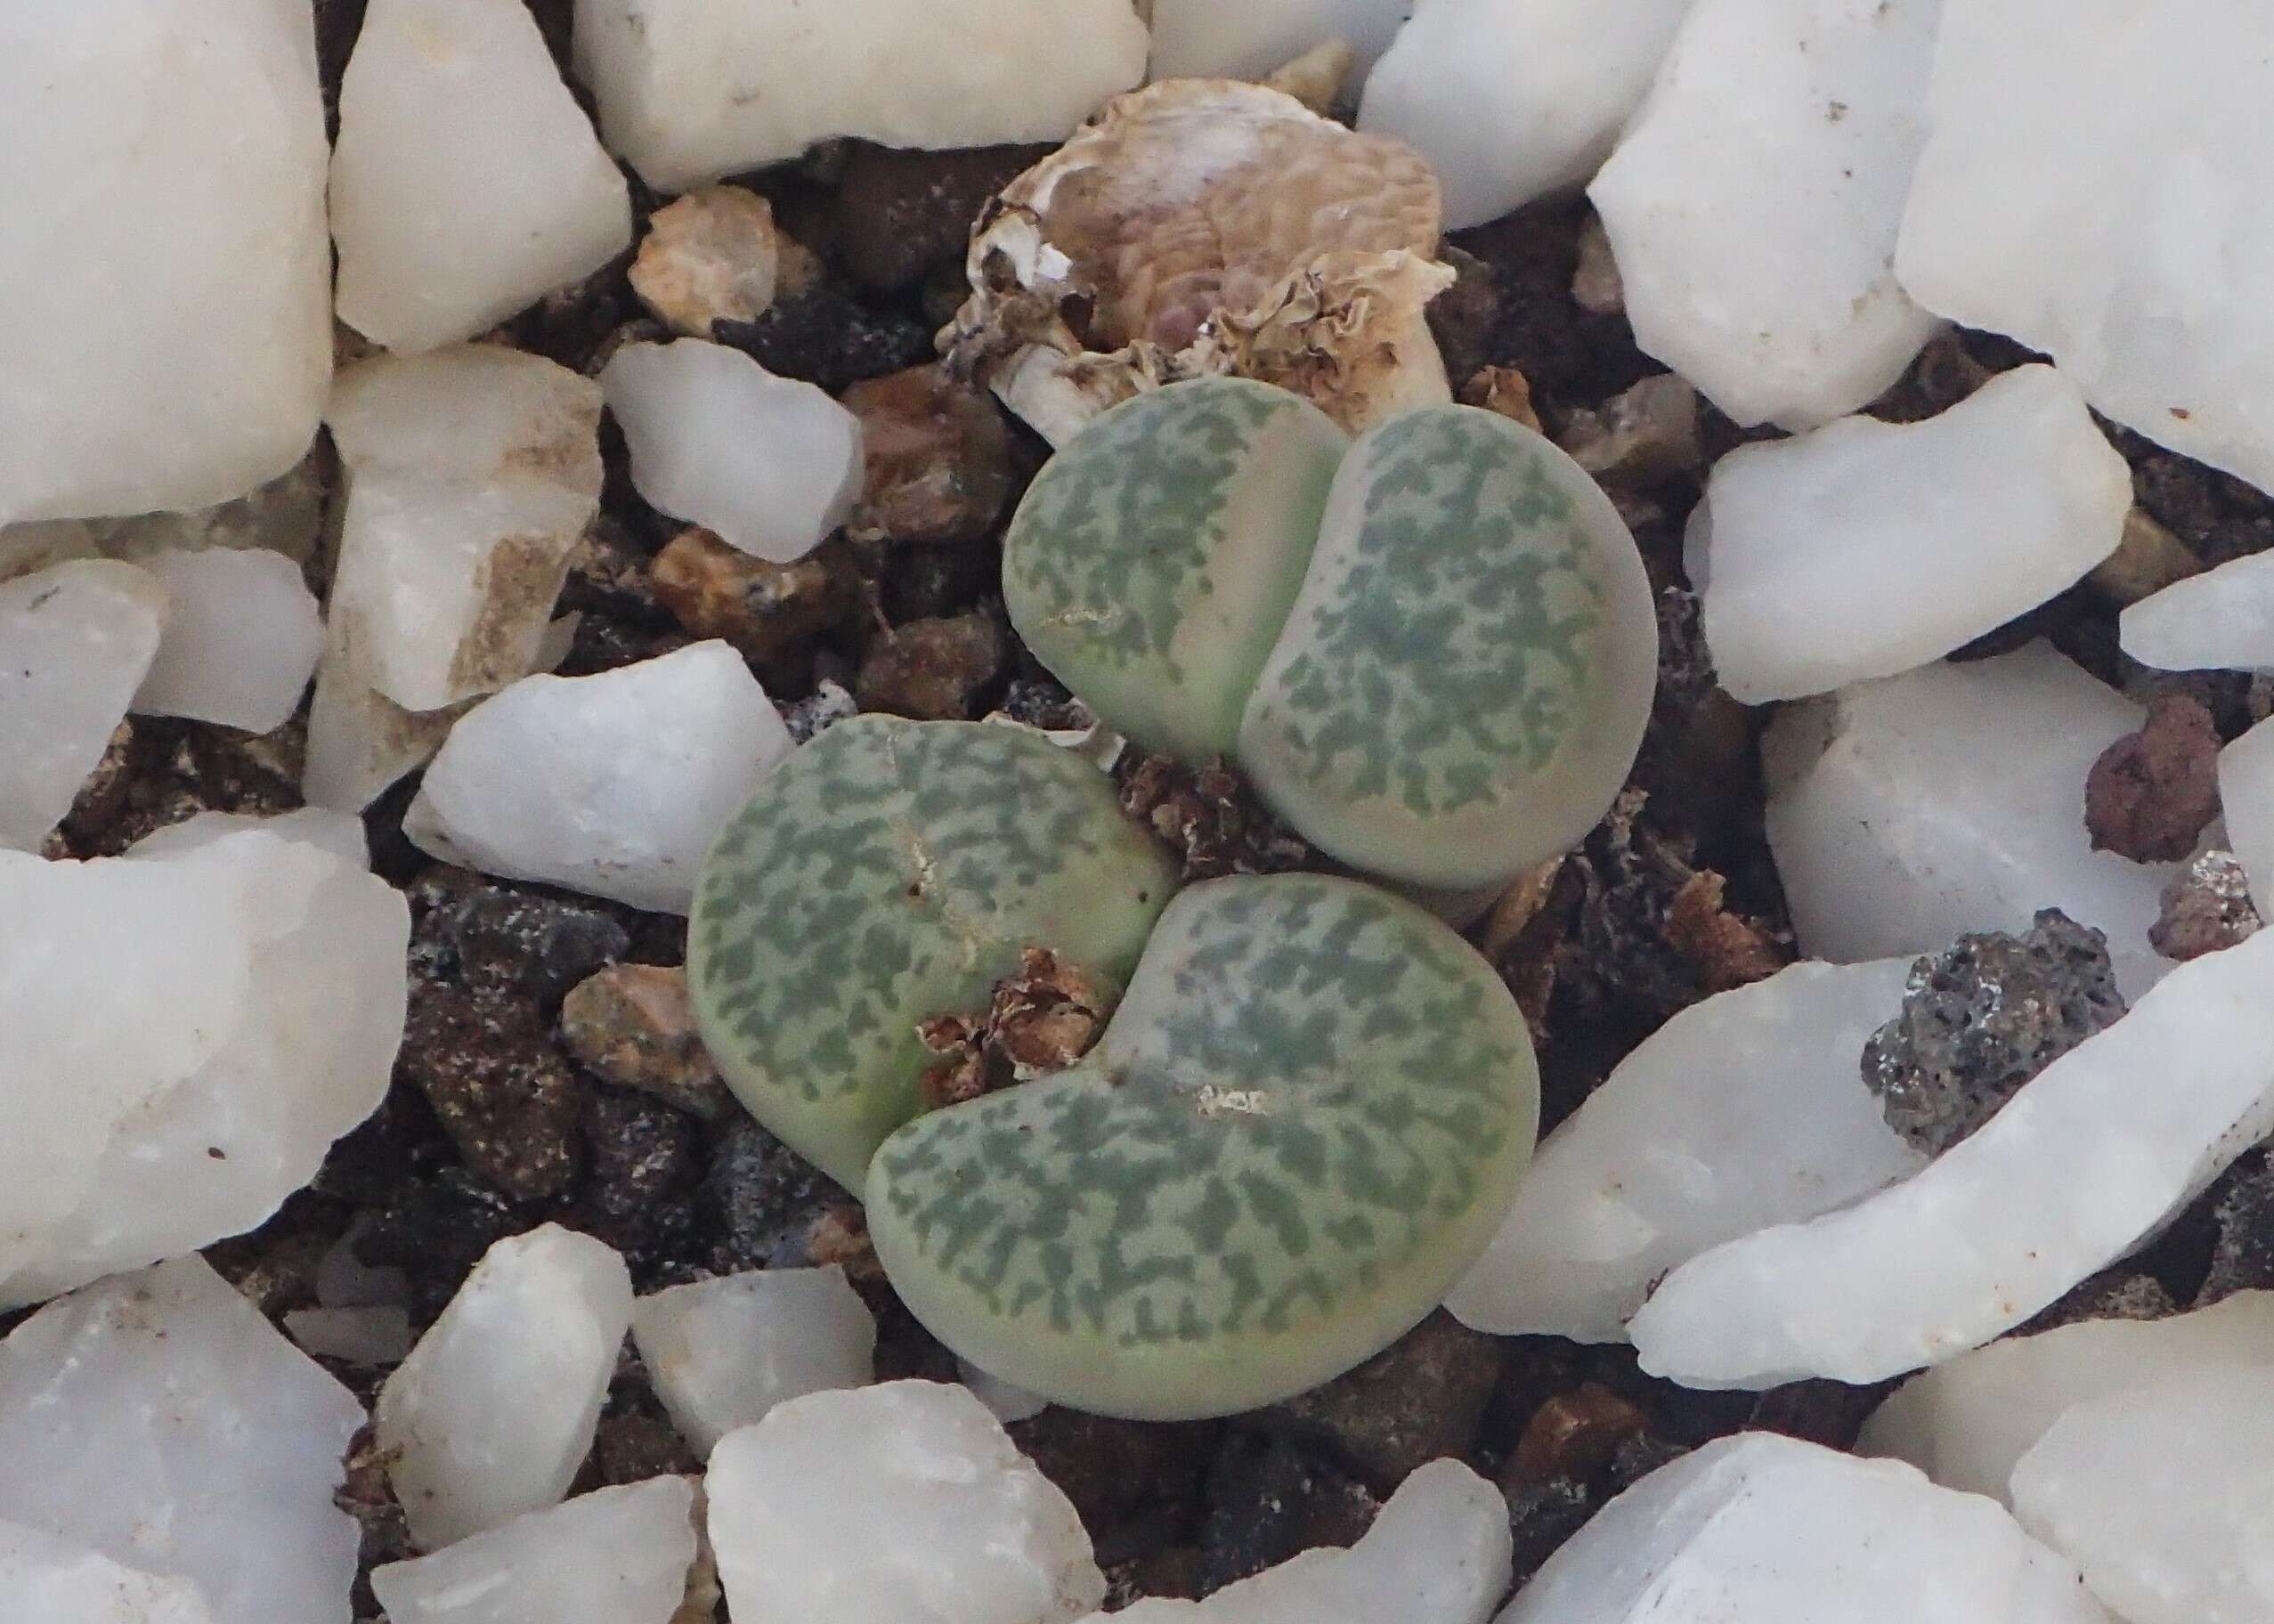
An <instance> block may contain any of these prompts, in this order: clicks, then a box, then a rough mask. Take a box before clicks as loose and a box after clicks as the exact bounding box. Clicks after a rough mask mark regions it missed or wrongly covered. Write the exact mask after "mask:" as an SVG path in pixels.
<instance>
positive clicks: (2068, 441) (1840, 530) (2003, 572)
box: [1628, 282, 2132, 704]
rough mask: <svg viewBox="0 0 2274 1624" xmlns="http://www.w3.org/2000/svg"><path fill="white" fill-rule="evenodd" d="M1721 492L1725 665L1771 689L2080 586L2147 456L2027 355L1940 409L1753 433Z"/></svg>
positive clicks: (1955, 637) (1714, 605)
mask: <svg viewBox="0 0 2274 1624" xmlns="http://www.w3.org/2000/svg"><path fill="white" fill-rule="evenodd" d="M1628 286H1629V288H1631V287H1632V283H1631V282H1629V284H1628ZM1706 507H1707V516H1706V519H1705V521H1704V525H1705V528H1704V530H1703V532H1701V535H1702V540H1704V542H1705V546H1706V549H1707V550H1706V564H1705V572H1706V581H1707V585H1706V589H1705V634H1706V641H1707V644H1708V645H1709V646H1710V648H1711V649H1712V652H1713V664H1714V670H1715V673H1716V675H1717V676H1718V678H1719V680H1720V683H1721V686H1723V687H1724V688H1726V689H1727V690H1728V691H1729V692H1730V693H1731V694H1734V695H1735V696H1736V697H1737V698H1739V699H1742V700H1743V701H1744V702H1746V703H1748V704H1760V703H1764V702H1767V701H1769V700H1772V699H1798V698H1801V697H1803V696H1805V695H1807V694H1824V693H1829V692H1830V691H1831V690H1832V689H1833V688H1838V687H1845V686H1848V685H1849V684H1851V683H1856V682H1865V681H1869V680H1871V679H1872V678H1878V677H1893V676H1896V675H1898V674H1899V673H1901V672H1904V671H1907V670H1913V669H1915V668H1916V667H1919V666H1921V665H1924V664H1926V663H1927V662H1929V661H1932V660H1938V659H1940V658H1942V656H1943V655H1945V654H1949V653H1950V652H1951V651H1952V650H1953V649H1955V648H1958V647H1960V646H1962V645H1964V644H1966V643H1969V642H1971V641H1972V640H1973V639H1974V638H1976V637H1980V636H1981V635H1982V634H1983V633H1985V632H1987V631H1993V630H1994V629H1997V628H1998V627H2000V626H2002V625H2004V624H2005V623H2006V622H2007V621H2010V620H2013V619H2014V618H2016V617H2017V616H2018V615H2020V614H2023V613H2026V612H2027V611H2029V610H2031V609H2034V608H2035V607H2036V606H2037V605H2040V604H2042V603H2043V602H2045V600H2046V599H2048V598H2051V597H2055V596H2057V595H2058V594H2059V593H2061V592H2063V591H2065V590H2066V589H2068V588H2069V587H2071V586H2073V585H2075V583H2076V582H2077V581H2080V580H2082V579H2083V577H2084V575H2085V574H2086V572H2089V571H2090V570H2091V568H2092V566H2093V565H2095V564H2099V562H2100V561H2101V560H2102V559H2104V558H2106V557H2107V556H2108V555H2109V554H2111V553H2113V552H2115V551H2116V546H2117V544H2118V543H2119V542H2120V541H2122V540H2124V516H2125V515H2126V514H2127V513H2129V512H2130V511H2131V509H2132V470H2131V469H2130V468H2129V467H2126V466H2125V463H2124V459H2123V458H2122V457H2121V456H2119V455H2117V453H2116V448H2115V447H2114V446H2112V445H2110V444H2109V443H2108V440H2107V438H2106V437H2105V436H2104V435H2103V434H2101V433H2100V431H2099V428H2097V427H2096V426H2094V425H2093V422H2092V415H2091V412H2089V411H2088V410H2085V405H2084V400H2083V396H2081V395H2079V394H2077V393H2076V389H2075V386H2073V385H2072V384H2070V383H2069V382H2068V380H2067V379H2066V378H2063V377H2061V376H2060V374H2059V373H2058V372H2056V371H2054V370H2053V369H2052V368H2051V367H2020V368H2017V369H2015V370H2013V371H2010V372H2006V373H2002V374H2001V375H2000V376H1999V377H1997V378H1994V379H1993V380H1991V382H1989V383H1988V384H1986V385H1985V386H1983V387H1982V388H1981V389H1980V390H1979V391H1978V392H1977V393H1976V394H1973V395H1972V396H1971V397H1969V399H1967V400H1965V401H1963V402H1960V403H1959V404H1958V405H1956V406H1953V407H1952V408H1951V409H1950V410H1948V411H1946V412H1945V413H1943V414H1942V415H1941V416H1940V417H1938V418H1929V420H1928V421H1926V422H1923V423H1911V424H1893V423H1882V422H1880V421H1879V420H1878V419H1877V418H1844V419H1842V420H1841V421H1840V422H1838V423H1834V424H1832V425H1831V426H1829V427H1825V428H1821V429H1818V430H1816V431H1815V433H1814V434H1803V435H1801V436H1800V437H1799V438H1798V439H1795V440H1784V441H1778V442H1775V443H1769V444H1763V445H1746V446H1740V447H1739V448H1738V449H1737V450H1735V451H1732V452H1730V453H1729V455H1727V456H1726V457H1724V458H1723V459H1721V460H1720V461H1719V462H1718V463H1716V464H1715V465H1714V469H1713V475H1712V477H1711V479H1710V482H1709V483H1708V484H1707V487H1706ZM1922 583H1931V584H1930V585H1922Z"/></svg>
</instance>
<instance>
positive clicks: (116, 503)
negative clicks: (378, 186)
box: [0, 0, 331, 524]
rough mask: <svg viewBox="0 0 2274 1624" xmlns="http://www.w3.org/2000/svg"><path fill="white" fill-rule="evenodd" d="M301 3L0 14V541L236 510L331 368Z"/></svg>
mask: <svg viewBox="0 0 2274 1624" xmlns="http://www.w3.org/2000/svg"><path fill="white" fill-rule="evenodd" d="M326 157H327V150H326V148H325V144H324V110H323V102H322V99H321V94H320V93H319V91H318V88H317V84H316V40H315V28H314V25H313V17H312V12H311V8H310V7H309V6H307V5H306V4H283V3H281V0H198V4H195V5H193V6H185V5H183V4H181V3H180V0H77V3H76V4H74V3H71V0H37V3H35V4H21V3H19V4H10V5H6V6H0V198H4V199H7V206H6V207H5V209H4V210H0V524H7V523H9V522H11V521H12V520H16V519H48V518H71V517H77V516H85V515H91V514H113V513H129V514H131V513H148V512H152V511H155V510H157V509H160V508H197V507H201V506H203V505H205V504H207V503H209V502H220V501H226V500H227V499H230V498H231V497H235V496H241V495H243V494H244V493H245V492H246V491H249V490H251V489H252V488H253V487H254V486H255V485H257V484H259V483H261V482H262V481H263V480H265V479H270V478H273V477H274V476H275V475H279V474H281V473H283V472H284V471H285V470H286V469H287V468H288V467H291V466H292V465H293V464H294V463H295V462H296V461H297V460H298V459H299V458H300V456H301V455H302V453H303V452H305V451H307V449H308V443H309V442H310V441H312V440H313V439H314V438H315V434H316V418H317V414H318V413H319V412H320V411H321V409H322V405H323V396H324V385H325V382H326V380H327V379H328V378H329V377H330V373H331V250H330V243H329V240H327V239H326V236H325V231H324V165H325V160H326Z"/></svg>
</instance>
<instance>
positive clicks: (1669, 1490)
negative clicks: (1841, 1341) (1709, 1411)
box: [1499, 1433, 2108, 1624]
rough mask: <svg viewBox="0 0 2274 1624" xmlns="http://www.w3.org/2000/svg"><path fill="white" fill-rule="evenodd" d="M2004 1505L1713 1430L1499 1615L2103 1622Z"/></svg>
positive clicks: (1892, 1623)
mask: <svg viewBox="0 0 2274 1624" xmlns="http://www.w3.org/2000/svg"><path fill="white" fill-rule="evenodd" d="M2107 1618H2108V1615H2107V1614H2106V1613H2105V1612H2102V1611H2101V1609H2100V1608H2099V1605H2098V1604H2095V1603H2094V1601H2093V1600H2092V1598H2091V1596H2088V1595H2086V1594H2085V1591H2084V1587H2083V1586H2082V1585H2080V1584H2078V1583H2077V1579H2076V1570H2075V1568H2073V1567H2071V1566H2069V1564H2068V1563H2066V1562H2064V1561H2063V1560H2062V1559H2061V1558H2060V1557H2059V1556H2058V1555H2055V1554H2054V1553H2052V1552H2051V1551H2049V1550H2047V1549H2045V1548H2044V1547H2043V1546H2041V1545H2039V1544H2037V1543H2036V1541H2034V1540H2033V1539H2030V1538H2029V1536H2028V1535H2027V1534H2026V1533H2024V1532H2023V1531H2021V1529H2020V1528H2018V1526H2016V1524H2015V1523H2014V1521H2013V1519H2012V1518H2011V1517H2010V1516H2009V1515H2008V1514H2006V1512H2005V1511H2004V1510H2003V1508H2002V1507H2000V1506H1996V1505H1994V1504H1993V1503H1992V1502H1991V1501H1988V1500H1985V1499H1981V1498H1978V1497H1976V1496H1973V1495H1966V1494H1953V1493H1952V1492H1951V1491H1950V1490H1946V1489H1938V1488H1937V1487H1936V1486H1935V1485H1934V1484H1932V1483H1930V1482H1928V1481H1927V1480H1926V1479H1925V1478H1923V1477H1921V1475H1920V1474H1918V1473H1917V1472H1915V1471H1913V1469H1912V1468H1911V1467H1909V1466H1904V1465H1902V1464H1901V1463H1899V1462H1896V1461H1869V1460H1857V1459H1856V1458H1853V1457H1852V1456H1848V1455H1841V1454H1839V1453H1837V1452H1835V1451H1833V1450H1831V1449H1823V1448H1821V1447H1819V1446H1818V1445H1816V1444H1813V1443H1803V1442H1801V1441H1799V1440H1798V1439H1794V1438H1785V1437H1781V1436H1779V1435H1778V1434H1776V1433H1738V1434H1737V1435H1736V1436H1734V1437H1730V1438H1720V1439H1717V1440H1715V1441H1713V1442H1711V1443H1709V1444H1707V1445H1705V1446H1704V1447H1703V1448H1701V1449H1696V1450H1693V1451H1692V1452H1691V1453H1690V1454H1687V1455H1685V1456H1684V1457H1682V1458H1680V1459H1679V1460H1677V1461H1675V1462H1674V1463H1673V1464H1672V1465H1670V1466H1661V1467H1660V1468H1659V1469H1658V1470H1657V1471H1655V1472H1653V1473H1652V1474H1650V1475H1649V1476H1647V1477H1645V1478H1644V1479H1643V1480H1642V1481H1641V1482H1638V1483H1636V1485H1635V1486H1634V1487H1633V1488H1631V1489H1629V1490H1627V1491H1626V1492H1625V1493H1624V1494H1621V1495H1620V1496H1619V1497H1618V1498H1616V1499H1614V1500H1612V1502H1611V1504H1610V1505H1608V1506H1604V1508H1603V1510H1602V1511H1600V1512H1598V1513H1597V1514H1596V1516H1595V1518H1594V1519H1593V1520H1592V1521H1591V1522H1589V1523H1588V1524H1587V1526H1586V1527H1584V1528H1582V1529H1581V1530H1580V1531H1579V1532H1578V1533H1577V1534H1574V1535H1573V1536H1572V1537H1571V1539H1570V1541H1569V1542H1568V1543H1566V1544H1565V1545H1564V1546H1563V1548H1561V1549H1560V1550H1558V1551H1557V1552H1556V1553H1555V1555H1553V1556H1550V1557H1549V1558H1548V1559H1547V1564H1546V1565H1545V1566H1543V1567H1542V1568H1541V1569H1540V1570H1539V1573H1538V1574H1537V1575H1536V1576H1535V1577H1534V1578H1533V1579H1532V1580H1531V1582H1530V1583H1529V1584H1527V1585H1526V1586H1525V1587H1523V1589H1522V1590H1520V1591H1518V1592H1517V1593H1516V1599H1515V1602H1514V1603H1512V1604H1510V1605H1509V1607H1508V1610H1507V1612H1503V1613H1502V1614H1501V1615H1500V1619H1499V1624H1661V1621H1663V1624H1673V1621H1674V1620H1696V1621H1697V1624H1706V1621H1707V1620H1712V1621H1713V1624H1721V1620H1732V1621H1733V1624H1734V1621H1735V1620H1742V1624H1829V1621H1830V1620H1839V1624H1921V1621H1922V1620H1929V1619H1931V1620H1934V1624H2106V1621H2107Z"/></svg>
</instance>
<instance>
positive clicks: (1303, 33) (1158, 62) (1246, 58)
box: [1152, 0, 1415, 79]
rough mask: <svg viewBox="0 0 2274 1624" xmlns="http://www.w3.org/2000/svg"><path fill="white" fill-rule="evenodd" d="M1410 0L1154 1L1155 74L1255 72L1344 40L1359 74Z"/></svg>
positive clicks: (1238, 75)
mask: <svg viewBox="0 0 2274 1624" xmlns="http://www.w3.org/2000/svg"><path fill="white" fill-rule="evenodd" d="M1414 4H1415V0H1246V3H1245V4H1239V5H1226V4H1223V0H1153V60H1152V77H1154V78H1156V79H1182V78H1200V79H1260V78H1262V77H1263V76H1264V75H1266V74H1268V73H1270V72H1271V71H1272V70H1274V69H1278V68H1280V67H1283V66H1284V65H1286V64H1287V63H1288V62H1291V61H1294V60H1295V58H1296V57H1298V56H1301V55H1302V54H1303V53H1304V52H1305V51H1308V50H1310V49H1311V48H1312V46H1313V45H1325V44H1326V43H1327V42H1328V41H1329V40H1336V39H1338V40H1341V41H1342V42H1343V43H1344V45H1348V46H1350V47H1351V49H1352V50H1353V51H1355V52H1356V53H1358V60H1357V63H1356V65H1355V67H1354V69H1353V70H1352V71H1353V74H1354V75H1355V76H1358V77H1363V76H1364V74H1365V73H1366V71H1367V69H1369V68H1371V67H1373V65H1374V63H1375V61H1377V59H1378V58H1379V57H1380V56H1381V54H1382V53H1383V52H1385V51H1386V50H1388V49H1389V48H1390V41H1391V39H1392V38H1393V37H1395V35H1396V34H1397V31H1398V28H1399V27H1400V26H1401V24H1403V23H1404V21H1405V20H1406V19H1407V18H1409V17H1410V16H1412V15H1413V12H1414Z"/></svg>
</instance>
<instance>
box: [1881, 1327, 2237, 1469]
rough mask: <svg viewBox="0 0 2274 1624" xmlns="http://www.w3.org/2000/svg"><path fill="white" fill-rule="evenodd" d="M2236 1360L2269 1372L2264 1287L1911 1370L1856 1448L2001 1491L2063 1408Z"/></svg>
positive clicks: (2003, 1344)
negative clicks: (2184, 1309) (2189, 1308)
mask: <svg viewBox="0 0 2274 1624" xmlns="http://www.w3.org/2000/svg"><path fill="white" fill-rule="evenodd" d="M2245 1364H2248V1365H2256V1366H2259V1367H2261V1368H2263V1369H2265V1370H2266V1371H2267V1372H2268V1373H2269V1375H2270V1376H2274V1292H2266V1291H2244V1292H2237V1293H2236V1294H2235V1295H2233V1296H2231V1297H2227V1298H2224V1299H2222V1300H2221V1301H2220V1302H2217V1303H2213V1304H2212V1305H2211V1306H2210V1307H2209V1308H2201V1309H2197V1310H2196V1311H2194V1312H2193V1313H2187V1314H2175V1315H2173V1316H2172V1317H2171V1318H2170V1319H2167V1320H2083V1321H2081V1322H2079V1323H2077V1324H2075V1325H2064V1326H2060V1327H2059V1328H2056V1329H2053V1330H2050V1331H2041V1332H2039V1333H2038V1334H2037V1335H2035V1336H2008V1337H2004V1338H2002V1339H2001V1340H1999V1341H1997V1342H1994V1343H1991V1344H1989V1345H1988V1346H1986V1347H1981V1348H1977V1349H1975V1350H1974V1352H1971V1353H1963V1354H1961V1355H1960V1356H1959V1357H1958V1358H1956V1359H1953V1360H1951V1361H1950V1362H1949V1363H1948V1364H1946V1365H1937V1367H1936V1368H1933V1369H1932V1370H1925V1371H1921V1373H1920V1374H1919V1375H1917V1376H1913V1377H1912V1378H1911V1379H1910V1380H1909V1381H1908V1382H1905V1383H1904V1384H1903V1385H1902V1386H1901V1387H1899V1388H1897V1389H1896V1392H1895V1393H1894V1395H1893V1396H1892V1397H1890V1398H1889V1399H1888V1401H1887V1402H1886V1403H1884V1404H1882V1405H1880V1407H1879V1409H1877V1410H1875V1411H1873V1412H1872V1417H1871V1419H1870V1420H1869V1421H1867V1422H1865V1423H1864V1434H1863V1437H1862V1438H1861V1439H1859V1440H1858V1441H1857V1442H1856V1449H1858V1450H1859V1451H1860V1452H1862V1453H1864V1454H1866V1455H1893V1456H1896V1457H1898V1458H1901V1459H1904V1460H1907V1461H1909V1462H1910V1463H1911V1464H1912V1465H1913V1466H1916V1467H1918V1468H1919V1469H1920V1470H1921V1472H1924V1473H1925V1474H1927V1475H1928V1476H1929V1477H1931V1478H1933V1479H1934V1480H1935V1481H1936V1482H1938V1483H1940V1484H1942V1485H1943V1486H1944V1487H1945V1488H1946V1489H1962V1490H1965V1491H1966V1492H1967V1493H1969V1494H1986V1495H1988V1496H1989V1497H1990V1498H1993V1499H1999V1500H2002V1499H2004V1498H2006V1485H2007V1482H2008V1480H2010V1478H2011V1477H2012V1476H2013V1468H2014V1467H2015V1466H2016V1465H2017V1464H2018V1463H2019V1461H2020V1459H2021V1458H2022V1457H2023V1456H2024V1455H2026V1454H2027V1453H2028V1452H2029V1450H2030V1449H2031V1448H2032V1447H2033V1446H2034V1444H2035V1443H2036V1441H2037V1440H2038V1439H2040V1438H2042V1437H2043V1436H2044V1435H2045V1429H2046V1428H2048V1427H2050V1426H2051V1425H2052V1424H2053V1423H2054V1422H2055V1421H2057V1420H2059V1418H2060V1417H2061V1416H2062V1414H2063V1413H2064V1412H2065V1411H2067V1410H2068V1409H2070V1408H2071V1407H2073V1406H2075V1405H2077V1404H2082V1403H2084V1402H2085V1401H2088V1400H2092V1399H2098V1398H2100V1397H2102V1396H2104V1395H2106V1394H2108V1393H2122V1392H2124V1391H2125V1390H2126V1389H2128V1388H2133V1387H2143V1386H2148V1385H2150V1384H2154V1383H2156V1382H2159V1381H2163V1380H2166V1379H2169V1380H2178V1379H2181V1378H2182V1377H2189V1376H2192V1374H2193V1373H2194V1372H2196V1371H2198V1370H2203V1369H2209V1368H2228V1367H2231V1366H2235V1365H2245Z"/></svg>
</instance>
